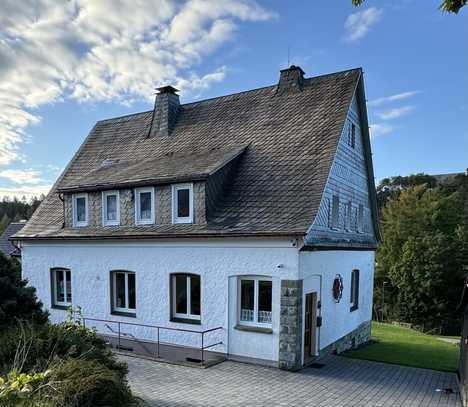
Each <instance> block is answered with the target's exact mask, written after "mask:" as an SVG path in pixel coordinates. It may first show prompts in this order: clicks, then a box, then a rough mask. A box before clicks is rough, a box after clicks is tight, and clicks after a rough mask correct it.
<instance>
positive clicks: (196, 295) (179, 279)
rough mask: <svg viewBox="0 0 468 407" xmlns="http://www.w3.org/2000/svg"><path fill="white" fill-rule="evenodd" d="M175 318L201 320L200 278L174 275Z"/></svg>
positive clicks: (172, 278) (189, 275)
mask: <svg viewBox="0 0 468 407" xmlns="http://www.w3.org/2000/svg"><path fill="white" fill-rule="evenodd" d="M171 285H172V293H171V294H172V295H171V298H172V305H171V306H172V316H173V318H181V319H191V320H198V321H199V320H200V309H201V306H200V302H201V294H200V291H201V290H200V276H198V275H196V274H172V275H171Z"/></svg>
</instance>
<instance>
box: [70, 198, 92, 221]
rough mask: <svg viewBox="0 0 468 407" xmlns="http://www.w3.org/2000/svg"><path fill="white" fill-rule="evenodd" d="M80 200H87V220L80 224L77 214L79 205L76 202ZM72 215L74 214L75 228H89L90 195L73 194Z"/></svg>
mask: <svg viewBox="0 0 468 407" xmlns="http://www.w3.org/2000/svg"><path fill="white" fill-rule="evenodd" d="M79 198H84V199H85V217H86V220H84V221H80V222H78V219H77V217H78V212H77V205H76V201H77V200H78V199H79ZM72 213H73V226H75V227H83V226H88V220H89V212H88V194H87V193H83V194H73V196H72Z"/></svg>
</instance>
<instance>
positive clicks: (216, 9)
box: [0, 0, 275, 194]
mask: <svg viewBox="0 0 468 407" xmlns="http://www.w3.org/2000/svg"><path fill="white" fill-rule="evenodd" d="M274 17H275V15H274V14H273V13H271V12H269V11H268V10H266V9H265V8H263V7H261V6H260V5H258V4H257V3H256V2H255V0H187V1H184V2H175V1H170V0H135V1H126V0H99V1H96V0H69V1H67V2H64V1H61V0H22V1H18V0H3V1H2V12H1V13H0V165H5V164H9V163H12V162H13V161H15V160H18V159H21V158H22V156H21V153H20V151H19V148H18V147H19V145H20V144H21V142H23V141H24V140H25V138H26V129H27V127H28V126H30V125H32V124H36V123H38V122H39V121H40V120H41V118H40V117H39V116H38V115H37V113H35V111H34V109H35V108H37V107H40V106H42V105H44V104H48V103H56V102H59V101H62V100H66V99H67V98H73V99H75V100H78V101H80V102H84V101H91V102H99V101H114V102H119V103H125V104H129V103H132V102H134V101H135V100H141V99H146V100H151V99H152V98H153V89H154V87H157V86H160V85H163V84H168V83H171V84H173V85H175V86H176V87H178V88H179V89H181V90H182V91H183V92H185V93H184V94H185V95H187V94H190V93H191V92H195V93H196V92H200V91H201V90H203V89H206V88H207V87H208V86H210V84H211V83H213V82H219V81H221V80H223V78H224V77H225V74H226V68H225V67H222V66H221V67H216V68H214V69H213V70H212V71H211V72H206V73H203V74H199V73H198V72H197V71H196V70H197V64H198V63H199V62H200V61H201V60H202V59H203V58H204V57H206V56H207V55H210V54H212V53H213V52H214V51H215V50H216V49H218V48H219V47H220V46H222V45H223V44H225V43H226V42H227V41H229V40H231V39H232V38H233V36H234V35H235V31H236V29H237V26H238V24H239V22H242V21H264V20H268V19H271V18H274ZM0 194H1V190H0Z"/></svg>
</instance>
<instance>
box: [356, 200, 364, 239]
mask: <svg viewBox="0 0 468 407" xmlns="http://www.w3.org/2000/svg"><path fill="white" fill-rule="evenodd" d="M356 223H357V225H356V230H357V232H358V233H362V232H364V205H362V204H360V205H359V207H358V210H357V216H356Z"/></svg>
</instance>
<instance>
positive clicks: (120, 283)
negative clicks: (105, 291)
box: [111, 271, 136, 314]
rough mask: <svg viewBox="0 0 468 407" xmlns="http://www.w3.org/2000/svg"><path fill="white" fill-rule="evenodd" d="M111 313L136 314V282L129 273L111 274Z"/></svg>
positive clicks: (133, 276)
mask: <svg viewBox="0 0 468 407" xmlns="http://www.w3.org/2000/svg"><path fill="white" fill-rule="evenodd" d="M111 294H112V295H111V302H112V304H111V305H112V312H116V313H119V312H121V313H126V314H135V313H136V280H135V273H133V272H131V271H112V272H111Z"/></svg>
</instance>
